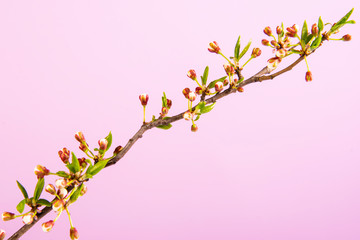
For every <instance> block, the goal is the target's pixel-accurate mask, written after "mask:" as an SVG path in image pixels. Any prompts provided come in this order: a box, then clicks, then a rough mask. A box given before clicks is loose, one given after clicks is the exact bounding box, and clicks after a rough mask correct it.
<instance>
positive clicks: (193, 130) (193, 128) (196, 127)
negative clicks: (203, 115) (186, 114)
mask: <svg viewBox="0 0 360 240" xmlns="http://www.w3.org/2000/svg"><path fill="white" fill-rule="evenodd" d="M198 129H199V128H198V126H197V125H196V124H193V125H191V131H192V132H196V131H197V130H198Z"/></svg>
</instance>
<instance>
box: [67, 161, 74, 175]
mask: <svg viewBox="0 0 360 240" xmlns="http://www.w3.org/2000/svg"><path fill="white" fill-rule="evenodd" d="M65 166H66V167H67V168H68V169H69V171H70V172H72V173H75V168H74V167H73V165H72V164H71V163H69V164H66V165H65Z"/></svg>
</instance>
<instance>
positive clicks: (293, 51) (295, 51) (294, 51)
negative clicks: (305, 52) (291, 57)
mask: <svg viewBox="0 0 360 240" xmlns="http://www.w3.org/2000/svg"><path fill="white" fill-rule="evenodd" d="M290 51H291V52H292V53H296V54H302V52H301V51H299V50H296V49H290Z"/></svg>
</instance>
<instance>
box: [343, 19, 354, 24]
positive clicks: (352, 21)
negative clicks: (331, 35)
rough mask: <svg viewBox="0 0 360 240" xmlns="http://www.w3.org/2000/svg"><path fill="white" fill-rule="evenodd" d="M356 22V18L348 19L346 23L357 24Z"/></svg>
mask: <svg viewBox="0 0 360 240" xmlns="http://www.w3.org/2000/svg"><path fill="white" fill-rule="evenodd" d="M355 23H356V22H355V21H354V20H350V21H347V22H346V23H345V24H355Z"/></svg>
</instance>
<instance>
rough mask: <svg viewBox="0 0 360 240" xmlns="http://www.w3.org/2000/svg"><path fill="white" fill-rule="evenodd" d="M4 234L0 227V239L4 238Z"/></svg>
mask: <svg viewBox="0 0 360 240" xmlns="http://www.w3.org/2000/svg"><path fill="white" fill-rule="evenodd" d="M5 235H6V233H5V231H4V230H2V229H0V240H4V239H5Z"/></svg>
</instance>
